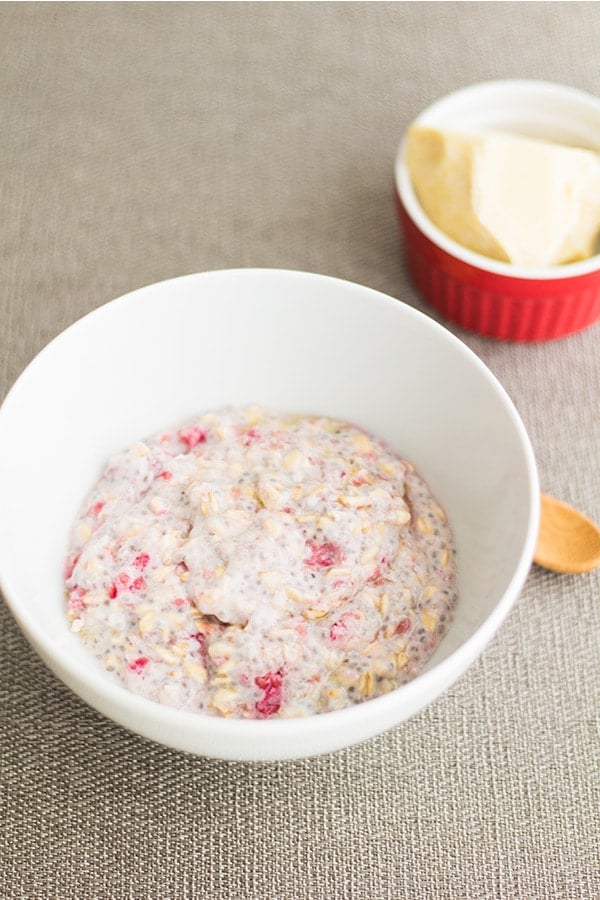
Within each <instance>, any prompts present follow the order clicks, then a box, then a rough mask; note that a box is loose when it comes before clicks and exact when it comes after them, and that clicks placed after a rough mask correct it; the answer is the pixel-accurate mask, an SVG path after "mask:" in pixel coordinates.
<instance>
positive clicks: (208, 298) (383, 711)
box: [0, 269, 539, 760]
mask: <svg viewBox="0 0 600 900" xmlns="http://www.w3.org/2000/svg"><path fill="white" fill-rule="evenodd" d="M251 403H260V404H262V405H264V406H266V407H268V408H271V409H274V410H281V411H299V412H312V413H320V414H330V415H334V416H339V417H342V418H345V419H348V420H351V421H353V422H357V423H359V424H361V425H362V426H364V427H365V428H367V429H369V430H371V431H373V432H374V433H375V434H377V435H379V436H381V437H383V438H385V439H387V440H388V441H390V443H391V444H392V445H393V446H394V447H396V448H397V450H398V451H399V452H400V453H402V454H403V455H404V456H406V457H407V458H408V459H410V460H412V461H413V462H414V463H415V464H416V465H417V467H418V468H419V469H420V470H421V472H422V473H423V474H424V476H425V477H426V478H427V480H428V481H429V483H430V485H431V487H432V489H433V491H434V493H435V494H436V495H437V497H438V499H439V501H440V502H441V503H442V505H443V506H444V507H445V508H446V510H447V512H448V514H449V518H450V521H451V524H452V526H453V529H454V533H455V539H456V545H457V552H458V566H459V571H460V580H459V589H460V599H459V605H458V608H457V612H456V617H455V620H454V622H453V624H452V626H451V628H450V630H449V632H448V634H447V635H446V637H445V639H444V641H443V642H442V644H441V645H440V647H439V649H438V651H437V652H436V654H435V655H434V657H433V659H432V660H431V661H430V663H429V665H428V666H427V668H426V669H425V670H424V672H423V673H422V674H421V675H420V676H419V677H417V678H416V679H415V680H414V681H413V682H411V683H409V684H407V685H404V686H403V687H400V688H398V689H397V690H395V691H392V692H391V693H389V694H387V695H385V696H382V697H379V698H377V699H374V700H369V701H367V702H365V703H362V704H360V705H357V706H353V707H351V708H349V709H345V710H341V711H339V712H332V713H326V714H322V715H316V716H310V717H307V718H303V719H287V720H270V721H249V720H237V719H220V718H216V717H212V716H206V715H202V714H194V713H189V712H181V711H179V710H176V709H173V708H170V707H167V706H161V705H158V704H155V703H153V702H151V701H149V700H145V699H143V698H140V697H138V696H136V695H135V694H133V693H130V692H128V691H127V690H126V689H125V688H123V687H121V686H119V685H118V684H115V683H114V682H113V681H112V680H111V679H110V678H109V676H108V675H107V674H106V673H105V672H104V671H103V670H102V669H101V668H99V666H98V665H97V664H96V662H95V661H94V660H93V659H92V658H91V657H90V656H89V655H88V653H87V651H86V650H85V649H84V647H83V645H82V643H81V641H80V640H79V638H78V637H77V635H74V634H72V633H71V631H70V630H69V624H68V621H67V617H66V610H65V600H64V589H63V581H62V573H63V561H64V557H65V554H66V549H67V543H68V539H69V533H70V529H71V525H72V523H73V520H74V518H75V515H76V513H77V511H78V508H79V505H80V503H81V502H82V499H83V497H84V495H85V494H86V492H87V491H88V489H89V488H90V486H91V485H92V484H93V482H94V481H95V479H96V478H97V477H98V475H99V473H100V471H101V467H102V465H103V463H104V461H105V460H106V458H107V457H108V456H109V454H111V453H112V452H114V451H116V450H119V449H121V448H123V447H125V446H126V445H127V444H128V443H129V442H130V441H132V440H135V439H137V438H140V437H143V436H146V435H148V434H151V433H152V432H154V431H156V430H159V429H160V428H161V427H163V426H165V425H167V424H169V423H171V424H176V423H177V422H178V421H179V420H183V419H185V418H186V417H188V416H191V415H193V414H194V413H197V412H200V411H202V410H208V409H211V408H216V407H220V406H223V405H227V404H236V405H237V404H251ZM538 507H539V489H538V482H537V474H536V468H535V462H534V458H533V453H532V449H531V445H530V443H529V440H528V438H527V434H526V432H525V429H524V427H523V424H522V423H521V420H520V419H519V416H518V415H517V413H516V411H515V409H514V407H513V405H512V403H511V401H510V400H509V398H508V397H507V395H506V393H505V392H504V390H503V389H502V387H501V386H500V385H499V383H498V382H497V381H496V379H495V378H494V376H493V375H492V374H491V373H490V372H489V371H488V369H487V368H486V367H485V366H484V365H483V363H482V362H481V361H480V360H479V359H478V358H477V357H476V356H475V355H474V354H473V353H472V352H471V351H470V350H469V349H468V348H467V347H465V346H464V345H463V344H462V343H461V342H460V341H459V340H458V339H457V338H455V337H453V335H451V334H450V333H449V332H448V331H446V330H445V329H444V328H442V327H441V326H440V325H438V324H436V323H435V322H434V321H432V320H431V319H429V318H427V317H426V316H424V315H422V314H421V313H419V312H417V311H415V310H414V309H412V308H410V307H409V306H406V305H404V304H403V303H401V302H399V301H397V300H394V299H392V298H390V297H387V296H385V295H383V294H380V293H378V292H376V291H373V290H370V289H368V288H365V287H361V286H359V285H356V284H351V283H349V282H345V281H340V280H337V279H334V278H328V277H325V276H322V275H312V274H307V273H302V272H288V271H282V270H261V269H241V270H232V271H220V272H206V273H201V274H197V275H189V276H186V277H183V278H177V279H174V280H171V281H165V282H162V283H160V284H154V285H151V286H149V287H145V288H142V289H140V290H138V291H134V292H133V293H131V294H128V295H126V296H124V297H121V298H120V299H118V300H115V301H113V302H112V303H108V304H106V305H105V306H103V307H101V308H99V309H97V310H95V311H94V312H92V313H90V314H89V315H87V316H85V317H84V318H83V319H81V320H80V321H78V322H76V323H75V324H74V325H72V326H71V327H70V328H68V329H67V330H66V331H65V332H63V333H62V334H61V335H59V336H58V337H57V338H56V339H55V340H54V341H52V342H51V343H50V344H49V345H48V346H47V347H46V348H45V349H44V350H43V351H42V352H41V353H40V354H39V355H38V356H37V357H36V358H35V359H34V360H33V362H32V363H31V364H30V365H29V366H28V367H27V369H26V370H25V371H24V372H23V374H22V375H21V377H20V378H19V379H18V381H17V382H16V384H15V385H14V387H13V388H12V390H11V391H10V393H9V394H8V396H7V398H6V400H5V402H4V404H3V406H2V408H1V409H0V586H1V587H2V591H3V593H4V595H5V597H6V600H7V601H8V604H9V606H10V608H11V609H12V611H13V614H14V616H15V618H16V619H17V621H18V622H19V624H20V626H21V628H22V629H23V631H24V633H25V634H26V636H27V637H28V639H29V641H30V642H31V644H32V645H33V647H34V648H35V649H36V650H37V652H38V653H39V654H40V656H41V657H42V659H43V660H44V661H45V662H46V663H47V665H48V666H49V667H50V668H51V669H52V671H53V672H54V673H55V674H56V675H58V677H59V678H60V679H62V681H64V683H65V684H67V685H68V686H69V687H70V688H72V690H74V691H75V692H76V693H77V694H79V696H80V697H82V698H83V699H84V700H85V701H87V702H88V703H89V704H90V705H91V706H93V707H95V708H96V709H97V710H99V711H100V712H102V713H104V714H105V715H107V716H109V717H110V718H112V719H114V720H115V721H116V722H118V723H119V724H121V725H123V726H125V727H126V728H129V729H131V730H133V731H136V732H138V733H139V734H142V735H144V736H146V737H148V738H151V739H153V740H156V741H159V742H161V743H163V744H166V745H168V746H171V747H174V748H177V749H180V750H185V751H190V752H192V753H197V754H201V755H206V756H213V757H218V758H223V759H236V760H275V759H292V758H295V757H305V756H311V755H314V754H318V753H324V752H326V751H331V750H336V749H339V748H341V747H345V746H348V745H350V744H353V743H356V742H358V741H361V740H364V739H365V738H368V737H370V736H372V735H374V734H377V733H379V732H382V731H384V730H386V729H388V728H390V727H391V726H393V725H396V724H397V723H399V722H401V721H402V720H404V719H407V718H408V717H409V716H411V715H413V714H414V713H416V712H417V711H418V710H420V709H422V708H423V707H424V706H426V705H427V704H428V703H430V702H431V701H432V700H433V699H435V698H436V697H437V696H438V695H439V694H441V693H442V692H443V691H444V690H445V689H446V688H448V687H449V686H450V685H451V684H452V683H453V682H454V681H455V680H456V679H457V678H458V677H459V676H460V675H461V673H462V672H464V671H465V669H466V668H467V667H468V666H469V665H470V664H471V663H472V662H473V661H474V660H475V659H476V658H477V656H478V655H479V654H480V653H481V651H482V650H483V648H484V647H485V645H486V644H487V642H488V641H489V640H490V638H491V637H492V635H493V634H494V632H495V631H496V630H497V628H498V627H499V625H500V623H501V622H502V620H503V619H504V617H505V616H506V615H507V613H508V611H509V610H510V608H511V606H512V604H513V603H514V601H515V599H516V597H517V595H518V593H519V591H520V589H521V587H522V585H523V582H524V580H525V578H526V576H527V573H528V570H529V567H530V564H531V559H532V555H533V550H534V544H535V538H536V534H537V526H538ZM518 689H519V686H518V685H515V690H518Z"/></svg>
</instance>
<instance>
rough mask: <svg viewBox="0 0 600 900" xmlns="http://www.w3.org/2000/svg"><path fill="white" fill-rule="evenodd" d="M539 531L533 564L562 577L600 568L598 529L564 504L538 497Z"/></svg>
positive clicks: (552, 499) (599, 535)
mask: <svg viewBox="0 0 600 900" xmlns="http://www.w3.org/2000/svg"><path fill="white" fill-rule="evenodd" d="M541 501H542V509H541V519H540V531H539V534H538V542H537V547H536V548H535V556H534V557H533V561H534V562H536V563H537V564H538V566H543V567H544V568H545V569H551V570H552V571H553V572H562V573H564V574H579V573H581V572H591V571H592V569H595V568H596V567H597V566H600V528H598V526H597V525H595V524H594V523H593V522H592V521H591V519H588V518H586V516H584V515H583V514H582V513H580V512H577V510H576V509H573V508H572V507H571V506H567V504H566V503H561V502H560V500H555V499H554V497H548V496H546V495H545V494H542V496H541Z"/></svg>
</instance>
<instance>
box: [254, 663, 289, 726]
mask: <svg viewBox="0 0 600 900" xmlns="http://www.w3.org/2000/svg"><path fill="white" fill-rule="evenodd" d="M283 675H284V672H283V669H277V671H275V672H267V674H266V675H258V676H257V677H256V678H255V679H254V684H255V685H256V686H257V687H259V688H260V689H261V691H264V695H263V697H262V698H261V699H260V700H258V701H257V702H256V704H255V707H254V708H255V709H256V712H257V713H258V714H259V716H262V718H263V719H267V718H268V717H269V716H273V715H275V713H276V712H279V708H280V707H281V686H282V684H283Z"/></svg>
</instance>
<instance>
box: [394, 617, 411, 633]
mask: <svg viewBox="0 0 600 900" xmlns="http://www.w3.org/2000/svg"><path fill="white" fill-rule="evenodd" d="M409 628H410V619H408V618H405V619H400V621H399V622H398V624H397V625H396V634H405V633H406V632H407V631H408V630H409Z"/></svg>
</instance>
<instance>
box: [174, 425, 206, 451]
mask: <svg viewBox="0 0 600 900" xmlns="http://www.w3.org/2000/svg"><path fill="white" fill-rule="evenodd" d="M179 440H180V441H181V442H182V443H183V444H185V445H186V447H188V448H189V449H190V450H192V449H193V448H194V447H197V446H198V444H204V443H206V432H205V431H204V430H203V429H202V428H199V427H198V425H191V426H190V427H189V428H184V429H183V430H182V431H180V432H179Z"/></svg>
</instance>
